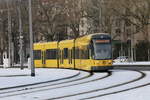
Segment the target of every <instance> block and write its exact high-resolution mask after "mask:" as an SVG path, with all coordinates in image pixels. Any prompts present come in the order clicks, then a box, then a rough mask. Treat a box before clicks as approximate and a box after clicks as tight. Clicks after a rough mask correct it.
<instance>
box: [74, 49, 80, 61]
mask: <svg viewBox="0 0 150 100" xmlns="http://www.w3.org/2000/svg"><path fill="white" fill-rule="evenodd" d="M74 54H75V59H79V48H75V53H74Z"/></svg>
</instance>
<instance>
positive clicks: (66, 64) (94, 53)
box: [34, 33, 112, 71]
mask: <svg viewBox="0 0 150 100" xmlns="http://www.w3.org/2000/svg"><path fill="white" fill-rule="evenodd" d="M34 64H35V67H42V68H44V67H45V68H71V69H80V70H87V71H106V70H109V69H112V47H111V37H110V35H109V34H107V33H95V34H90V35H86V36H83V37H79V38H77V39H72V40H63V41H59V42H58V41H54V42H45V43H35V44H34Z"/></svg>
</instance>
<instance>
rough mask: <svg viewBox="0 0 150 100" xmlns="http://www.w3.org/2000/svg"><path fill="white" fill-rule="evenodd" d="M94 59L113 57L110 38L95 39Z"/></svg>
mask: <svg viewBox="0 0 150 100" xmlns="http://www.w3.org/2000/svg"><path fill="white" fill-rule="evenodd" d="M93 47H94V57H93V58H94V59H101V60H102V59H103V60H105V59H111V58H112V51H111V43H110V40H93Z"/></svg>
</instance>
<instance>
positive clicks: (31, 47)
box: [29, 0, 35, 76]
mask: <svg viewBox="0 0 150 100" xmlns="http://www.w3.org/2000/svg"><path fill="white" fill-rule="evenodd" d="M29 32H30V58H31V76H35V68H34V61H33V32H32V8H31V0H29Z"/></svg>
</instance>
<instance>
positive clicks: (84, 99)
mask: <svg viewBox="0 0 150 100" xmlns="http://www.w3.org/2000/svg"><path fill="white" fill-rule="evenodd" d="M136 72H138V73H140V74H141V76H140V77H138V78H136V79H133V80H130V81H127V82H123V83H120V84H116V85H112V86H108V87H105V88H100V89H94V90H90V91H86V92H80V93H75V94H71V95H65V96H59V97H54V98H48V99H46V100H54V99H64V98H68V97H73V96H78V95H83V94H88V93H94V92H98V91H102V90H107V89H111V88H115V87H119V86H123V85H126V84H129V83H133V82H136V81H139V80H141V79H143V78H144V77H145V76H146V74H145V73H143V72H141V71H136ZM104 95H108V94H104ZM104 95H98V96H94V97H90V98H83V99H80V100H86V99H92V98H96V97H99V96H104Z"/></svg>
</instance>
